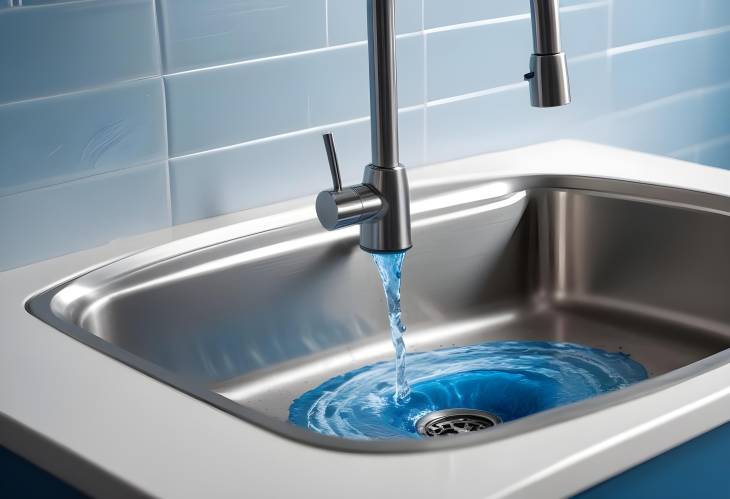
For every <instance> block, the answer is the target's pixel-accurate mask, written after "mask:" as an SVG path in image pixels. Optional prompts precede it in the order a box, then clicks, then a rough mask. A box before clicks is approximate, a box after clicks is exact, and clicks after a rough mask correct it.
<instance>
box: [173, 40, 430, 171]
mask: <svg viewBox="0 0 730 499" xmlns="http://www.w3.org/2000/svg"><path fill="white" fill-rule="evenodd" d="M422 54H423V39H422V37H421V36H420V35H418V36H409V37H403V38H400V39H399V40H398V59H399V60H398V78H399V99H400V105H401V107H407V106H413V105H417V104H421V103H423V94H424V91H423V56H422ZM165 85H166V89H167V102H168V127H169V137H170V154H171V156H173V157H174V156H180V155H183V154H188V153H192V152H196V151H203V150H207V149H212V148H217V147H222V146H227V145H233V144H240V143H243V142H246V141H250V140H253V139H258V138H263V137H268V136H271V135H277V134H281V133H286V132H291V131H295V130H299V129H302V128H310V127H313V126H318V125H326V124H329V123H335V122H339V121H346V120H351V119H355V118H360V117H364V116H367V115H368V114H369V103H368V102H369V100H368V95H369V93H368V61H367V47H366V45H365V43H361V44H358V45H355V46H346V47H338V48H333V49H327V50H321V51H316V52H314V53H308V54H300V55H296V56H292V57H284V58H280V59H275V60H265V61H252V62H250V63H242V64H236V65H232V66H227V67H223V68H215V69H210V70H203V71H195V72H191V73H183V74H178V75H174V76H168V77H165Z"/></svg>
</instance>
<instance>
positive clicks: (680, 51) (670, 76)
mask: <svg viewBox="0 0 730 499" xmlns="http://www.w3.org/2000/svg"><path fill="white" fill-rule="evenodd" d="M729 46H730V33H728V32H725V33H720V34H715V35H711V36H702V37H698V38H692V39H689V40H684V41H679V42H674V43H666V44H662V45H657V46H651V47H647V48H643V49H639V50H632V51H629V52H622V53H618V54H615V55H614V56H613V84H614V95H615V98H614V101H615V103H616V106H617V108H618V109H623V108H627V107H631V106H637V105H640V104H643V103H645V102H649V101H652V100H655V99H660V98H663V97H667V96H670V95H674V94H677V93H680V92H686V91H689V90H692V89H695V88H700V87H704V86H710V85H714V84H718V83H721V82H723V81H726V80H728V79H730V65H728V64H717V61H719V60H723V58H724V57H726V53H727V48H728V47H729ZM679 61H681V63H679Z"/></svg>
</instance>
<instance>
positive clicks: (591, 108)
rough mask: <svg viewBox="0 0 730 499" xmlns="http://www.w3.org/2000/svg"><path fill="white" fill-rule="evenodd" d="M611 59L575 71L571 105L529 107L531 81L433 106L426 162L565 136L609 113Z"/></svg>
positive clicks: (575, 66)
mask: <svg viewBox="0 0 730 499" xmlns="http://www.w3.org/2000/svg"><path fill="white" fill-rule="evenodd" d="M608 73H609V65H608V60H607V58H606V57H605V56H603V55H600V56H596V57H594V58H590V59H586V60H583V61H580V62H579V63H576V64H573V65H571V67H570V78H571V82H572V85H571V86H572V89H571V91H572V97H573V101H572V103H571V104H570V105H568V106H563V107H558V108H550V109H537V108H533V107H531V106H530V98H529V94H528V88H527V84H526V83H522V84H520V85H519V86H518V87H514V88H510V89H507V90H500V91H497V92H494V93H487V94H486V95H482V96H480V97H475V98H468V99H463V100H459V101H454V102H447V103H444V104H439V105H435V106H429V107H428V111H427V130H428V131H427V135H426V144H427V151H428V152H427V161H428V162H435V161H445V160H448V159H453V158H459V157H465V156H471V155H474V154H480V153H485V152H490V151H498V150H504V149H509V148H512V147H518V146H523V145H527V144H532V143H536V142H542V141H546V140H552V139H559V138H565V137H566V136H567V135H568V134H569V130H570V128H571V126H574V125H575V124H576V123H582V122H584V121H585V120H588V119H591V118H593V117H595V116H598V115H601V114H603V113H607V112H608V111H610V87H609V86H608V78H607V77H606V75H607V74H608Z"/></svg>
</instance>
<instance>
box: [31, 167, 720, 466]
mask: <svg viewBox="0 0 730 499" xmlns="http://www.w3.org/2000/svg"><path fill="white" fill-rule="evenodd" d="M412 198H413V203H412V213H413V240H414V247H413V249H412V250H411V251H409V252H408V255H407V256H406V260H405V264H404V271H403V292H402V297H403V311H404V317H405V320H406V323H407V325H408V332H407V333H406V342H407V346H408V350H409V352H418V351H424V350H430V349H434V348H439V347H448V346H452V345H456V346H458V345H465V344H472V343H480V342H485V341H491V340H545V341H566V342H574V343H579V344H583V345H587V346H591V347H595V348H601V349H604V350H608V351H623V352H625V353H628V354H630V355H631V356H632V358H634V359H635V360H637V361H638V362H640V363H642V364H643V365H644V366H645V367H646V369H647V371H648V373H649V376H650V379H649V380H647V381H644V382H641V383H638V384H636V385H634V386H632V387H629V388H626V389H624V390H621V391H618V392H614V393H610V394H606V395H601V396H599V397H596V398H594V399H591V400H588V401H585V402H581V403H578V404H574V405H571V406H567V407H563V408H558V409H553V410H550V411H546V412H543V413H540V414H535V415H533V416H529V417H527V418H524V419H522V420H518V421H515V422H512V423H507V424H504V425H501V426H499V427H496V428H494V429H491V430H488V431H484V432H480V433H478V434H474V435H469V436H464V437H456V438H444V439H433V440H422V441H413V440H408V441H405V440H394V441H378V442H376V441H370V442H368V441H351V440H346V439H341V438H335V437H327V436H323V435H319V434H316V433H313V432H309V431H306V430H304V429H301V428H298V427H295V426H293V425H290V424H289V423H287V416H288V407H289V405H290V403H291V401H292V400H293V399H294V398H296V397H298V396H299V395H301V394H302V393H303V392H305V391H307V390H309V389H312V388H314V387H316V386H318V385H319V384H321V383H322V382H324V381H326V380H327V379H329V378H330V377H332V376H335V375H337V374H341V373H344V372H346V371H349V370H351V369H355V368H358V367H361V366H363V365H366V364H369V363H372V362H375V361H380V360H385V359H390V358H392V356H393V353H392V346H391V343H390V336H389V332H388V326H387V319H386V314H385V303H384V297H383V292H382V288H381V284H380V281H379V279H378V276H377V272H376V269H375V267H374V265H373V263H372V261H371V258H370V256H369V255H367V254H365V253H364V252H362V251H361V250H360V249H359V248H358V236H357V228H351V229H345V230H342V231H337V232H333V233H328V232H324V231H323V230H322V229H321V228H320V226H319V225H318V223H317V222H316V220H315V219H314V217H313V215H312V216H310V215H307V216H305V217H299V219H298V220H294V218H292V221H291V222H289V223H279V224H277V225H276V227H273V228H270V229H267V230H251V231H249V232H247V233H246V234H243V235H240V237H235V238H233V239H228V240H226V239H225V238H222V239H220V240H207V241H206V243H205V244H202V243H201V242H200V240H199V239H196V238H190V239H189V240H181V241H177V242H174V243H170V244H168V245H165V246H160V247H157V248H153V249H150V250H146V251H143V252H140V253H137V254H134V255H131V256H128V257H126V258H123V259H121V260H118V261H116V262H113V263H111V264H108V265H105V266H103V267H99V268H97V269H95V270H93V271H91V272H89V273H87V274H85V275H82V276H80V277H77V278H75V279H73V280H69V281H68V282H65V283H63V284H61V285H58V286H56V287H54V288H52V289H48V290H46V291H43V292H42V293H40V294H38V295H36V296H34V297H33V298H31V299H30V300H29V301H28V303H27V308H28V310H29V311H30V312H31V313H32V314H34V315H35V316H37V317H38V318H40V319H41V320H43V321H44V322H46V323H48V324H50V325H52V326H54V327H55V328H56V329H58V330H59V331H61V332H63V333H65V334H68V335H70V336H72V337H73V338H76V339H77V340H79V341H81V342H83V343H85V344H87V345H89V346H90V347H92V348H95V349H97V350H99V351H101V352H103V353H105V354H107V355H109V356H111V357H113V358H115V359H118V360H119V361H121V362H124V363H126V364H128V365H130V366H132V367H134V368H136V369H138V370H139V371H142V372H144V373H146V374H148V375H150V376H152V377H154V378H156V379H159V380H161V381H164V382H166V383H168V384H170V385H172V386H173V387H175V388H177V389H179V390H182V391H183V392H186V393H188V394H190V395H191V396H194V397H196V398H199V399H201V400H203V401H206V402H208V403H210V404H212V405H214V406H216V407H218V408H219V409H221V410H223V411H226V412H228V413H230V414H233V415H235V416H237V417H240V418H241V419H243V420H246V421H248V422H250V423H253V424H256V425H258V426H260V427H263V428H265V429H267V430H270V431H273V432H275V433H277V434H280V435H282V436H284V437H287V438H291V439H295V440H298V441H302V442H305V443H308V444H312V445H317V446H323V447H328V448H333V449H339V450H348V451H358V452H406V451H407V452H411V451H427V450H431V449H441V448H445V447H452V446H461V445H471V444H475V443H480V442H482V443H483V442H486V441H490V440H494V439H501V438H507V437H510V436H514V435H516V434H519V433H522V432H526V431H530V430H531V429H535V428H540V427H544V426H546V425H551V424H557V423H560V422H564V421H567V420H570V419H571V418H575V417H579V416H581V415H585V414H588V413H590V412H593V411H599V410H601V409H604V408H606V407H608V406H612V405H615V404H620V403H621V402H622V401H625V400H628V399H632V398H636V397H641V396H642V395H644V394H647V393H650V392H653V391H656V390H662V389H664V388H667V387H669V386H672V385H674V384H676V383H678V382H680V381H683V380H687V379H689V378H692V377H694V376H698V375H699V374H701V373H703V372H706V371H708V370H710V369H712V368H713V367H716V366H717V365H718V363H727V362H728V361H730V354H729V353H728V352H730V350H728V351H725V352H723V351H724V350H726V349H727V348H728V347H730V306H728V305H729V304H728V297H729V296H730V259H728V257H727V248H730V199H728V198H725V197H722V196H717V195H712V194H705V193H699V192H694V191H688V190H682V189H675V188H668V187H661V186H655V185H649V184H641V183H633V182H625V181H617V180H608V179H602V178H593V177H578V176H545V175H534V176H520V177H514V178H505V179H501V180H490V181H458V182H457V181H454V182H449V181H444V182H431V183H428V182H424V183H423V184H422V185H415V186H414V188H413V190H412Z"/></svg>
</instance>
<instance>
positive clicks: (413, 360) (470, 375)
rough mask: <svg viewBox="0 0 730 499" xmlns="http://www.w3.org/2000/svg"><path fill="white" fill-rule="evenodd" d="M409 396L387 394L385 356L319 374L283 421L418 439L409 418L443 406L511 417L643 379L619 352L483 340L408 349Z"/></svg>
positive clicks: (328, 430)
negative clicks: (399, 398)
mask: <svg viewBox="0 0 730 499" xmlns="http://www.w3.org/2000/svg"><path fill="white" fill-rule="evenodd" d="M407 359H408V377H409V380H410V382H411V391H410V397H409V399H408V400H407V401H406V402H404V403H397V402H396V400H395V397H394V394H395V387H394V386H393V380H394V379H395V372H394V370H395V367H394V365H393V362H392V361H390V362H379V363H377V364H373V365H370V366H366V367H363V368H360V369H357V370H354V371H350V372H348V373H346V374H343V375H341V376H337V377H334V378H332V379H330V380H329V381H326V382H325V383H323V384H322V385H320V386H319V387H318V388H315V389H314V390H311V391H309V392H307V393H305V394H303V395H302V396H301V397H299V398H298V399H296V400H294V402H292V404H291V406H290V408H289V421H290V422H291V423H293V424H295V425H298V426H302V427H304V428H308V429H310V430H312V431H316V432H319V433H323V434H325V435H333V436H340V437H345V438H350V439H357V440H370V439H393V438H420V436H419V435H418V434H417V432H416V422H417V421H418V419H419V418H421V417H422V416H424V415H425V414H427V413H429V412H432V411H437V410H442V409H450V408H467V409H479V410H483V411H488V412H491V413H493V414H496V415H497V416H499V417H500V418H502V420H503V421H505V422H507V421H512V420H514V419H518V418H521V417H524V416H528V415H530V414H534V413H536V412H540V411H544V410H546V409H550V408H553V407H558V406H561V405H565V404H569V403H571V402H577V401H580V400H584V399H586V398H589V397H593V396H595V395H598V394H600V393H605V392H609V391H613V390H617V389H619V388H624V387H626V386H628V385H631V384H632V383H636V382H637V381H641V380H644V379H646V377H647V374H646V370H645V369H644V367H643V366H642V365H641V364H639V363H638V362H636V361H634V360H632V359H631V358H630V357H629V356H628V355H626V354H624V353H610V352H605V351H603V350H598V349H594V348H589V347H585V346H581V345H576V344H572V343H557V342H556V343H549V342H530V341H502V342H489V343H483V344H479V345H470V346H465V347H456V348H447V349H443V350H435V351H431V352H424V353H416V354H409V355H408V356H407Z"/></svg>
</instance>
